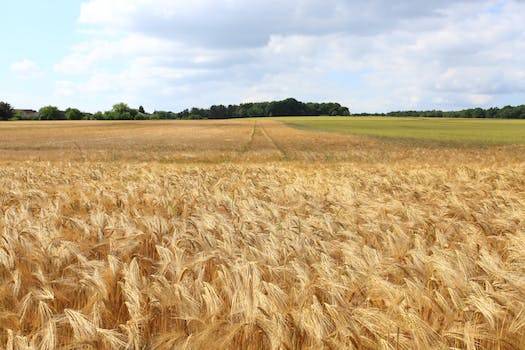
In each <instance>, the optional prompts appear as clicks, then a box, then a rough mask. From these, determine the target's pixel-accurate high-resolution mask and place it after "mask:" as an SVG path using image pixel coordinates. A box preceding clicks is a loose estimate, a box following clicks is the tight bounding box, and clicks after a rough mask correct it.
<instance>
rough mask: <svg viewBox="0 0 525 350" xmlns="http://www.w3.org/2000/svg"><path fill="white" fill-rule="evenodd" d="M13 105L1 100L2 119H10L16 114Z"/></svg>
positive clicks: (0, 114) (0, 116)
mask: <svg viewBox="0 0 525 350" xmlns="http://www.w3.org/2000/svg"><path fill="white" fill-rule="evenodd" d="M14 113H15V112H14V110H13V107H11V105H10V104H9V103H7V102H0V120H9V119H11V118H13V116H14Z"/></svg>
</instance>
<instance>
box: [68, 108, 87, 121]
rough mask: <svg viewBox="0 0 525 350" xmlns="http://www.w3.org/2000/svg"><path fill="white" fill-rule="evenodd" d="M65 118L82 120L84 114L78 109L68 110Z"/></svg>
mask: <svg viewBox="0 0 525 350" xmlns="http://www.w3.org/2000/svg"><path fill="white" fill-rule="evenodd" d="M65 117H66V119H67V120H82V119H83V118H84V114H83V113H82V112H81V111H79V110H78V109H76V108H68V109H66V112H65Z"/></svg>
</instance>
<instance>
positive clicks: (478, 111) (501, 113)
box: [374, 105, 525, 119]
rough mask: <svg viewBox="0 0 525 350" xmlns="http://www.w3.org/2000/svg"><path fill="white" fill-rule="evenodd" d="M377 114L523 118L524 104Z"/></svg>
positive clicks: (524, 115)
mask: <svg viewBox="0 0 525 350" xmlns="http://www.w3.org/2000/svg"><path fill="white" fill-rule="evenodd" d="M374 115H377V116H388V117H424V118H494V119H525V105H521V106H516V107H512V106H505V107H503V108H489V109H482V108H472V109H464V110H461V111H452V112H443V111H397V112H390V113H386V114H385V113H377V114H374Z"/></svg>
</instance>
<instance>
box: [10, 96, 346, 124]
mask: <svg viewBox="0 0 525 350" xmlns="http://www.w3.org/2000/svg"><path fill="white" fill-rule="evenodd" d="M17 113H18V114H17ZM321 115H328V116H348V115H350V111H349V109H348V107H344V106H341V105H340V104H339V103H333V102H329V103H304V102H300V101H297V100H296V99H293V98H289V99H286V100H282V101H272V102H259V103H243V104H240V105H229V106H224V105H214V106H211V107H210V108H192V109H185V110H183V111H181V112H178V113H176V112H170V111H154V112H153V113H147V112H146V111H145V110H144V108H143V107H142V106H140V107H139V108H138V109H135V108H131V107H129V106H128V105H127V104H125V103H117V104H116V105H114V106H113V108H112V109H111V110H109V111H105V112H97V113H94V114H91V113H85V112H81V111H80V110H78V109H76V108H68V109H66V110H65V111H62V110H60V109H58V108H57V107H54V106H46V107H42V108H41V109H40V110H39V111H38V113H35V115H34V116H33V117H32V118H24V116H23V113H22V112H17V111H16V110H14V109H13V108H12V107H11V106H10V105H9V104H7V103H5V102H1V104H0V120H17V119H37V120H150V119H151V120H155V119H227V118H244V117H272V116H321Z"/></svg>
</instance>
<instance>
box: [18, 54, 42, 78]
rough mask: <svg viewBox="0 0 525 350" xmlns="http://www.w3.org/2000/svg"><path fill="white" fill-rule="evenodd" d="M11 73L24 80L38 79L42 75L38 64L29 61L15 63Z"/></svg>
mask: <svg viewBox="0 0 525 350" xmlns="http://www.w3.org/2000/svg"><path fill="white" fill-rule="evenodd" d="M11 72H13V73H14V74H15V75H16V76H17V77H18V78H22V79H29V78H36V77H38V76H40V75H41V74H42V71H41V70H40V67H39V66H38V64H36V63H35V62H33V61H31V60H28V59H23V60H20V61H17V62H14V63H13V64H12V65H11Z"/></svg>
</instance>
